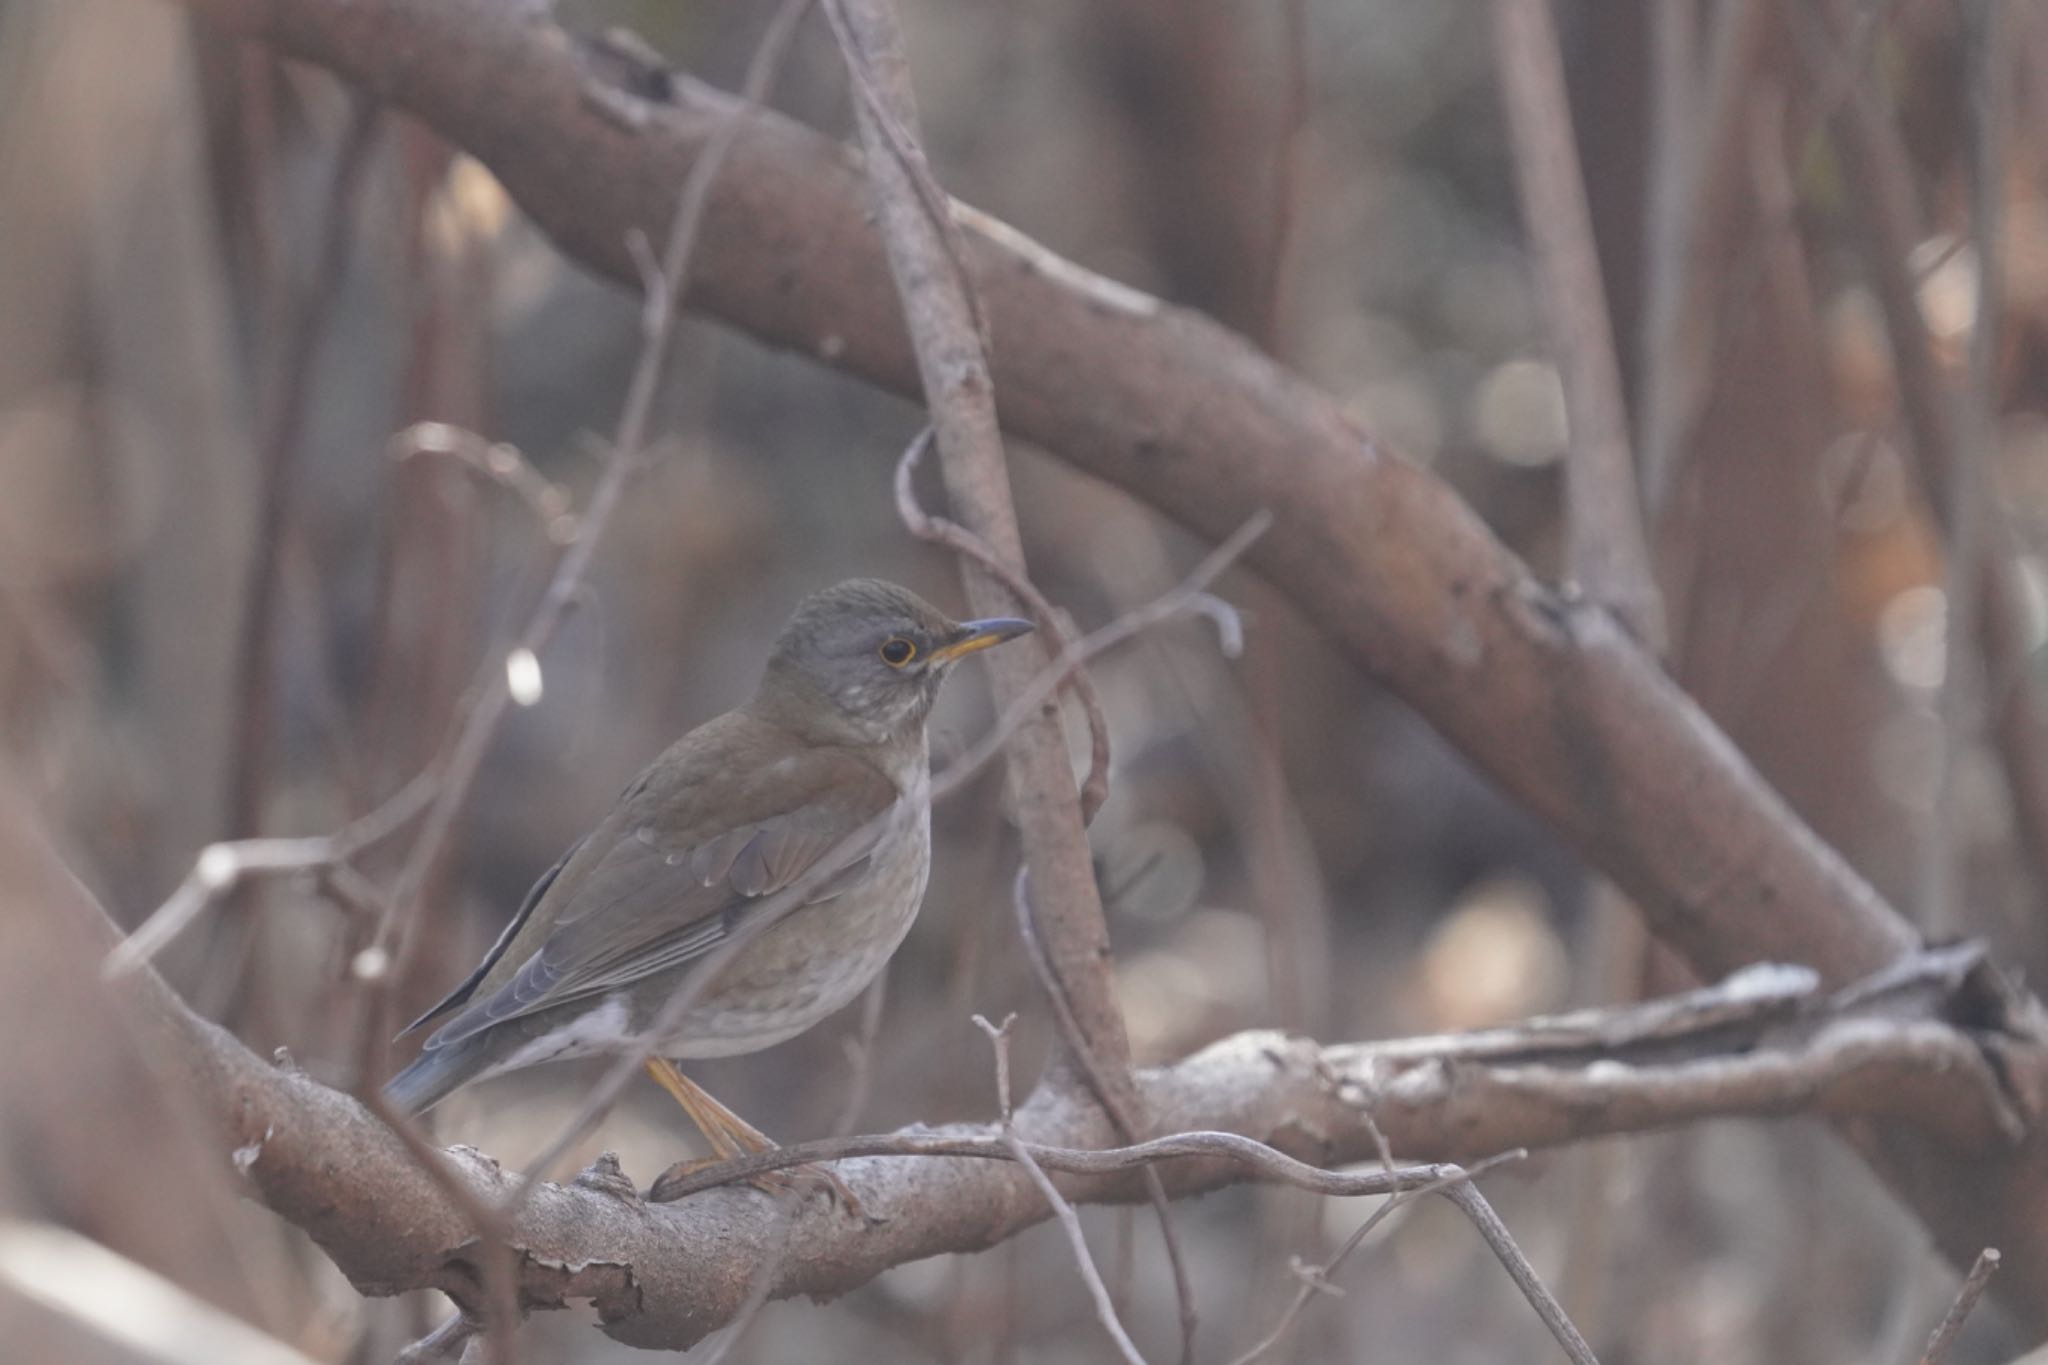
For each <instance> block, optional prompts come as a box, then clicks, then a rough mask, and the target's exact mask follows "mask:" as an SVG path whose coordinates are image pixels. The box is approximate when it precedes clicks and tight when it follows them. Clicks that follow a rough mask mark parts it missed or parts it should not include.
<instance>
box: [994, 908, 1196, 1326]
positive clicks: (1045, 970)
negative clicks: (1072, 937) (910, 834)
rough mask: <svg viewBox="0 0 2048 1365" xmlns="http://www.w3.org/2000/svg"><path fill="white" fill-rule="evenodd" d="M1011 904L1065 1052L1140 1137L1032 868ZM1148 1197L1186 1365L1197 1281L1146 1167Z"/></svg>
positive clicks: (1114, 1121) (1109, 1109) (1124, 1132)
mask: <svg viewBox="0 0 2048 1365" xmlns="http://www.w3.org/2000/svg"><path fill="white" fill-rule="evenodd" d="M1010 902H1011V905H1012V906H1013V907H1014V909H1015V911H1016V916H1017V937H1018V938H1019V939H1021V940H1022V941H1023V944H1024V953H1025V957H1026V958H1027V959H1029V961H1030V963H1031V970H1032V973H1033V974H1034V975H1036V976H1037V977H1038V984H1039V987H1040V988H1041V989H1042V990H1043V991H1044V992H1045V997H1046V999H1047V1000H1048V1001H1050V1002H1051V1004H1052V1010H1053V1018H1054V1019H1055V1020H1056V1021H1057V1022H1058V1024H1059V1030H1060V1037H1061V1038H1062V1039H1063V1040H1064V1041H1065V1043H1066V1045H1067V1052H1068V1055H1070V1056H1071V1057H1072V1058H1073V1059H1074V1062H1075V1064H1076V1065H1077V1066H1079V1067H1080V1069H1081V1075H1082V1078H1083V1080H1084V1081H1085V1082H1086V1084H1087V1086H1088V1091H1089V1093H1090V1094H1092V1095H1093V1096H1094V1097H1095V1102H1096V1103H1097V1104H1098V1105H1100V1106H1101V1107H1102V1112H1103V1113H1104V1114H1106V1115H1107V1116H1108V1117H1109V1124H1110V1127H1111V1128H1112V1129H1114V1130H1115V1132H1116V1135H1117V1137H1118V1139H1119V1140H1121V1141H1123V1142H1126V1143H1129V1142H1136V1141H1137V1140H1138V1123H1137V1118H1136V1116H1135V1115H1133V1114H1132V1113H1131V1112H1130V1111H1129V1109H1128V1108H1126V1107H1125V1105H1124V1102H1123V1097H1122V1096H1121V1095H1119V1094H1118V1093H1117V1091H1116V1090H1115V1088H1114V1087H1112V1086H1111V1085H1110V1084H1109V1081H1108V1079H1107V1077H1105V1076H1104V1075H1103V1070H1102V1060H1101V1059H1100V1058H1099V1057H1097V1056H1096V1055H1095V1049H1094V1048H1092V1047H1090V1046H1089V1045H1088V1035H1087V1034H1085V1033H1083V1032H1082V1031H1081V1021H1080V1020H1078V1019H1076V1018H1075V1017H1074V1007H1073V1002H1072V1001H1070V1000H1068V999H1067V992H1066V987H1065V986H1064V985H1063V984H1062V983H1061V981H1060V978H1059V975H1058V973H1056V972H1054V971H1053V969H1052V960H1051V959H1050V958H1048V957H1047V956H1046V953H1045V945H1044V944H1043V943H1042V942H1040V941H1039V937H1038V923H1037V918H1036V916H1035V915H1034V914H1033V913H1032V909H1031V869H1030V868H1029V867H1019V868H1018V869H1017V880H1016V883H1015V885H1014V887H1013V889H1012V891H1011V895H1010ZM1145 1198H1146V1200H1147V1201H1148V1202H1149V1203H1150V1204H1151V1205H1152V1213H1153V1216H1154V1217H1156V1218H1157V1219H1158V1220H1159V1236H1160V1240H1161V1241H1162V1242H1164V1243H1165V1246H1166V1263H1167V1266H1168V1268H1169V1269H1171V1270H1172V1272H1173V1287H1174V1295H1175V1302H1177V1303H1178V1304H1179V1305H1180V1314H1181V1337H1180V1340H1181V1361H1182V1365H1187V1362H1188V1361H1189V1360H1190V1358H1191V1357H1192V1356H1193V1354H1194V1349H1195V1317H1194V1312H1195V1309H1194V1303H1195V1290H1194V1281H1193V1280H1192V1279H1191V1278H1190V1277H1189V1275H1188V1267H1187V1257H1186V1256H1185V1254H1183V1252H1182V1251H1181V1245H1180V1238H1179V1237H1178V1236H1176V1235H1175V1233H1174V1229H1173V1206H1172V1202H1171V1201H1170V1200H1169V1199H1168V1198H1167V1197H1166V1182H1164V1181H1163V1180H1161V1179H1160V1178H1159V1172H1157V1171H1155V1170H1153V1169H1152V1168H1151V1167H1149V1166H1148V1167H1146V1168H1145Z"/></svg>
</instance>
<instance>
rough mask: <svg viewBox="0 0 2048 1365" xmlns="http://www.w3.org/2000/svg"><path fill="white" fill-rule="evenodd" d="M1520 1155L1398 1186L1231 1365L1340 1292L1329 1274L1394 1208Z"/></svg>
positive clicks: (1309, 1274)
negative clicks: (1318, 1300)
mask: <svg viewBox="0 0 2048 1365" xmlns="http://www.w3.org/2000/svg"><path fill="white" fill-rule="evenodd" d="M1517 1155H1518V1154H1517V1153H1512V1152H1510V1153H1504V1154H1503V1155H1501V1156H1494V1157H1488V1158H1487V1159H1486V1160H1484V1161H1480V1162H1476V1163H1474V1164H1473V1165H1470V1166H1467V1167H1465V1168H1464V1169H1462V1170H1459V1171H1457V1172H1456V1173H1455V1174H1453V1175H1447V1176H1445V1177H1444V1178H1443V1179H1441V1180H1432V1181H1431V1182H1430V1183H1429V1184H1427V1185H1418V1186H1415V1187H1413V1188H1409V1189H1401V1190H1396V1191H1395V1192H1394V1193H1393V1194H1392V1195H1391V1196H1389V1197H1388V1199H1387V1202H1386V1203H1384V1204H1382V1205H1380V1206H1379V1207H1378V1208H1376V1209H1374V1210H1373V1211H1372V1216H1371V1217H1369V1218H1367V1219H1366V1220H1365V1221H1364V1222H1363V1223H1360V1224H1359V1225H1358V1227H1357V1228H1356V1229H1355V1230H1354V1231H1353V1232H1352V1234H1351V1235H1350V1236H1349V1237H1347V1238H1345V1239H1344V1244H1343V1245H1342V1246H1340V1247H1338V1248H1337V1251H1336V1254H1335V1255H1333V1256H1331V1257H1330V1259H1329V1260H1327V1261H1325V1262H1324V1263H1323V1264H1322V1265H1320V1266H1316V1267H1313V1268H1308V1269H1305V1270H1304V1273H1303V1274H1302V1277H1301V1280H1302V1282H1301V1288H1300V1289H1298V1290H1296V1291H1295V1295H1294V1298H1293V1300H1292V1301H1291V1302H1289V1303H1288V1305H1287V1307H1286V1309H1285V1310H1284V1311H1283V1312H1282V1313H1281V1314H1280V1320H1279V1321H1278V1322H1276V1323H1274V1324H1273V1330H1272V1331H1270V1332H1268V1333H1266V1335H1265V1336H1263V1337H1261V1338H1260V1339H1259V1340H1258V1342H1257V1343H1256V1344H1254V1345H1253V1346H1252V1347H1251V1349H1250V1350H1248V1351H1246V1352H1245V1353H1244V1354H1243V1355H1241V1356H1238V1357H1237V1358H1236V1359H1235V1360H1233V1361H1232V1362H1231V1363H1230V1365H1255V1362H1257V1361H1258V1359H1259V1358H1260V1357H1261V1356H1263V1355H1265V1354H1266V1353H1267V1352H1268V1351H1270V1350H1272V1349H1273V1348H1274V1347H1275V1346H1278V1345H1279V1344H1280V1340H1281V1338H1282V1337H1284V1336H1286V1335H1287V1330H1288V1329H1289V1328H1290V1327H1292V1326H1293V1325H1294V1321H1295V1319H1296V1318H1298V1317H1300V1316H1301V1310H1302V1309H1303V1308H1306V1307H1307V1306H1308V1301H1309V1300H1310V1299H1312V1298H1314V1297H1315V1296H1316V1295H1317V1294H1318V1293H1323V1294H1328V1293H1333V1292H1341V1291H1339V1290H1338V1289H1337V1287H1336V1285H1335V1284H1334V1283H1333V1282H1332V1281H1331V1278H1330V1277H1331V1276H1332V1275H1334V1274H1335V1273H1336V1271H1337V1268H1338V1267H1339V1266H1341V1265H1342V1264H1343V1263H1344V1261H1345V1259H1346V1258H1347V1257H1349V1256H1350V1255H1351V1253H1352V1252H1354V1251H1356V1250H1357V1249H1358V1248H1359V1246H1360V1245H1362V1244H1363V1243H1364V1241H1365V1239H1366V1238H1367V1237H1369V1236H1371V1235H1372V1231H1373V1229H1374V1228H1377V1227H1378V1226H1379V1225H1380V1224H1381V1223H1384V1222H1385V1221H1386V1220H1387V1219H1388V1218H1391V1217H1392V1216H1393V1215H1394V1212H1395V1210H1397V1209H1399V1208H1400V1207H1401V1206H1402V1205H1403V1204H1405V1203H1409V1202H1412V1201H1413V1200H1415V1199H1417V1198H1419V1197H1420V1196H1422V1195H1425V1194H1441V1193H1442V1192H1443V1191H1444V1190H1446V1189H1448V1188H1449V1187H1450V1186H1452V1185H1454V1184H1458V1183H1460V1182H1462V1181H1467V1180H1476V1179H1477V1178H1478V1177H1480V1176H1481V1175H1484V1174H1485V1173H1486V1172H1488V1171H1490V1170H1492V1169H1493V1168H1494V1167H1496V1166H1499V1165H1503V1164H1505V1163H1506V1162H1508V1161H1512V1160H1515V1159H1516V1157H1517ZM1392 1165H1393V1163H1392V1161H1391V1160H1388V1162H1387V1164H1386V1169H1391V1168H1392Z"/></svg>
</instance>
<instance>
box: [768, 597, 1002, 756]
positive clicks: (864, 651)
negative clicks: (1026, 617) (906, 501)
mask: <svg viewBox="0 0 2048 1365" xmlns="http://www.w3.org/2000/svg"><path fill="white" fill-rule="evenodd" d="M1030 629H1031V623H1030V622H1029V621H1022V620H1018V619H1016V618H1013V617H1007V616H999V617H992V618H990V619H988V620H985V621H955V620H953V619H952V618H950V617H948V616H947V615H946V614H945V613H944V612H942V611H940V610H939V609H938V608H937V607H934V606H933V605H932V604H931V603H929V602H927V601H925V600H924V599H923V598H921V597H919V596H918V595H917V594H916V593H914V592H911V591H909V590H908V589H906V588H899V587H897V586H896V585H895V584H893V583H885V582H883V581H882V580H880V579H878V578H855V579H849V580H848V581H847V582H844V583H840V584H836V585H835V586H833V587H830V588H826V589H824V590H823V591H821V592H814V593H812V594H811V595H810V596H809V597H806V598H805V599H804V600H803V601H802V602H801V603H800V604H798V606H797V609H796V614H795V615H793V616H791V617H790V619H789V624H788V625H786V626H784V627H783V628H782V634H781V635H780V636H779V637H778V638H777V639H776V641H775V649H774V652H773V653H771V654H770V655H769V657H768V670H767V673H766V675H765V676H764V677H763V678H762V681H761V692H760V696H759V698H758V699H757V703H756V704H757V705H760V704H766V705H768V706H769V707H770V708H771V709H772V710H773V711H774V712H775V713H776V714H777V716H778V717H779V718H781V719H782V720H784V722H785V723H791V722H794V723H795V724H796V725H798V726H799V727H800V728H803V729H806V730H810V731H814V732H825V733H845V732H848V731H851V732H852V734H853V735H855V736H858V737H860V738H862V739H864V740H866V741H867V742H870V743H883V742H887V741H889V740H892V739H898V738H902V737H906V736H908V735H911V734H914V733H916V732H917V730H918V729H919V728H920V727H922V726H923V724H924V720H925V717H926V716H927V715H928V714H929V713H930V711H931V708H932V702H933V701H934V700H935V699H936V698H937V697H938V692H939V684H940V683H941V682H942V681H944V679H945V677H946V674H947V673H949V672H951V671H952V668H953V665H954V664H956V663H958V662H959V661H960V660H961V659H964V658H966V657H967V656H968V655H969V654H973V653H975V652H977V651H979V650H983V649H987V648H988V647H989V646H991V645H999V644H1001V643H1002V642H1003V641H1005V640H1011V639H1015V638H1016V637H1017V636H1019V635H1022V634H1024V633H1025V632H1026V631H1028V630H1030Z"/></svg>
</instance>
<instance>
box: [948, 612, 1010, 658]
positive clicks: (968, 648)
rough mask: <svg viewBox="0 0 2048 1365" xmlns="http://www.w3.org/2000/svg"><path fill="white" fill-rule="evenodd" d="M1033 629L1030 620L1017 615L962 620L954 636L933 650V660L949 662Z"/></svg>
mask: <svg viewBox="0 0 2048 1365" xmlns="http://www.w3.org/2000/svg"><path fill="white" fill-rule="evenodd" d="M1031 629H1032V625H1031V623H1030V622H1029V621H1025V620H1022V619H1020V618H1018V617H1015V616H991V617H989V618H988V619H986V620H983V621H962V622H961V623H960V629H959V630H958V631H956V632H954V635H953V638H952V639H950V640H948V641H947V642H946V643H945V644H943V645H940V646H939V647H938V648H937V649H934V650H933V651H932V656H931V657H932V662H933V663H937V664H949V663H951V662H953V661H954V660H955V659H959V658H963V657H965V656H966V655H969V654H973V653H975V652H977V651H979V650H984V649H987V648H989V647H990V646H992V645H999V644H1001V643H1002V642H1003V641H1005V640H1014V639H1016V638H1017V637H1018V636H1019V635H1024V634H1028V633H1029V632H1030V631H1031Z"/></svg>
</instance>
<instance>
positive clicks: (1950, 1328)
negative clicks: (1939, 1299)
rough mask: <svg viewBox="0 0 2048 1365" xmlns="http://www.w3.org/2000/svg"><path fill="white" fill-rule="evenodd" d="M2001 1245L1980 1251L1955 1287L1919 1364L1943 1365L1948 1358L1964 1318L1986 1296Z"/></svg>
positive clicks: (1995, 1270)
mask: <svg viewBox="0 0 2048 1365" xmlns="http://www.w3.org/2000/svg"><path fill="white" fill-rule="evenodd" d="M1999 1260H2000V1257H1999V1255H1998V1248H1996V1247H1985V1248H1984V1249H1983V1250H1982V1251H1980V1252H1978V1253H1977V1261H1976V1264H1974V1265H1972V1266H1971V1267H1970V1273H1969V1274H1968V1275H1965V1276H1964V1277H1963V1283H1962V1286H1961V1287H1960V1288H1958V1289H1957V1290H1956V1297H1955V1301H1954V1302H1953V1303H1951V1304H1949V1306H1948V1312H1946V1313H1944V1314H1942V1318H1941V1322H1940V1324H1939V1325H1938V1326H1937V1327H1935V1329H1934V1335H1933V1336H1931V1337H1929V1338H1928V1339H1927V1349H1926V1350H1925V1351H1923V1352H1922V1353H1921V1355H1920V1365H1944V1362H1945V1361H1947V1360H1948V1352H1949V1347H1951V1346H1953V1345H1954V1344H1955V1340H1956V1336H1957V1334H1958V1333H1960V1332H1961V1331H1962V1330H1963V1323H1964V1321H1965V1320H1966V1319H1967V1318H1968V1317H1969V1316H1970V1310H1971V1309H1973V1308H1975V1307H1976V1306H1977V1300H1978V1299H1980V1298H1982V1297H1984V1286H1986V1285H1988V1284H1990V1283H1991V1277H1992V1276H1993V1275H1994V1274H1996V1273H1997V1271H1998V1262H1999Z"/></svg>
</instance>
